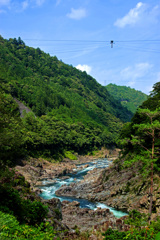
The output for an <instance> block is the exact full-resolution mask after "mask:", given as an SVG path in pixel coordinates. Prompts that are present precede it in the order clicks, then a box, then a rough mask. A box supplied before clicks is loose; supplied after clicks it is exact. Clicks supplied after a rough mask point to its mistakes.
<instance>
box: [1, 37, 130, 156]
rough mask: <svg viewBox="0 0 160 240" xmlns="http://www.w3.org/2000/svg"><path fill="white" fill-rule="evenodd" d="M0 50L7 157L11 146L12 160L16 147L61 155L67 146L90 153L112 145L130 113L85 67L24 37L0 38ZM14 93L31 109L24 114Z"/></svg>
mask: <svg viewBox="0 0 160 240" xmlns="http://www.w3.org/2000/svg"><path fill="white" fill-rule="evenodd" d="M0 53H1V54H0V81H1V93H0V94H1V100H2V101H1V114H2V118H1V121H2V122H1V123H2V124H4V125H5V128H3V129H1V133H3V134H2V139H1V142H2V144H1V149H0V150H2V151H1V154H2V155H3V158H5V160H7V159H9V158H10V157H11V156H12V157H11V158H13V154H11V152H12V151H13V152H14V153H15V154H14V159H16V152H17V154H18V155H20V153H23V154H25V152H26V153H27V154H29V155H32V156H39V155H41V156H46V157H51V156H52V157H56V158H57V157H59V156H64V155H65V154H64V152H65V151H66V150H70V151H72V150H73V151H75V152H78V153H87V152H89V151H92V150H93V149H95V148H99V147H101V146H113V145H114V144H115V142H116V139H117V137H118V134H119V131H120V129H121V127H122V125H123V123H124V122H127V121H129V120H130V119H131V117H132V113H131V112H129V111H128V110H127V109H126V108H124V107H123V106H122V105H121V104H120V103H119V102H118V101H116V100H115V99H114V98H113V97H112V96H110V94H109V93H108V91H107V90H106V88H105V87H102V86H101V85H100V84H99V83H97V81H96V80H95V79H94V78H92V77H91V76H89V75H87V73H86V72H81V71H79V70H77V69H76V68H74V67H73V66H69V65H67V64H64V63H63V62H62V61H59V60H58V59H57V57H51V56H50V55H49V54H46V53H44V52H43V51H41V50H40V49H39V48H37V49H34V48H32V47H28V46H26V45H25V43H24V42H23V41H22V40H21V39H20V38H18V39H9V40H5V39H3V38H2V37H0ZM13 98H16V99H18V100H19V101H21V102H23V103H24V104H25V105H26V106H28V107H30V108H31V109H32V111H33V113H27V114H25V113H24V114H23V115H24V116H25V117H24V118H23V119H21V118H20V115H19V110H18V105H17V103H16V102H15V101H14V99H13ZM2 112H3V113H2ZM4 116H5V117H4ZM6 119H8V120H6ZM13 136H15V138H14V137H13ZM13 139H14V140H13ZM16 139H17V140H16ZM20 139H21V140H20ZM17 148H20V150H21V151H19V150H18V151H17ZM6 151H7V153H5V152H6ZM10 151H11V152H10Z"/></svg>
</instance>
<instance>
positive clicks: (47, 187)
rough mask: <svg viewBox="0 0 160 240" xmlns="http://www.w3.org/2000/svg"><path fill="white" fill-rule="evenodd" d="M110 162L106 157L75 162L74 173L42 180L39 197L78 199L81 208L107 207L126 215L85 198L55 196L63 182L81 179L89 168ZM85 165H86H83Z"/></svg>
mask: <svg viewBox="0 0 160 240" xmlns="http://www.w3.org/2000/svg"><path fill="white" fill-rule="evenodd" d="M110 164H111V161H108V159H107V158H103V159H96V160H93V161H92V162H87V163H83V164H77V168H76V169H74V171H75V172H74V173H72V174H68V175H65V177H62V178H54V179H52V182H49V181H46V180H44V181H43V186H41V187H40V188H41V190H42V193H41V195H40V196H41V197H42V198H44V199H51V198H59V199H60V201H64V200H67V201H70V202H72V201H78V202H79V203H80V207H81V208H89V209H93V210H95V209H97V208H98V207H100V208H108V209H110V211H111V212H112V213H113V214H114V215H115V216H116V217H117V218H119V217H122V216H124V215H127V213H124V212H122V211H118V210H116V209H114V208H111V207H109V206H107V205H105V204H103V203H100V202H91V201H88V200H87V199H78V198H74V197H58V196H56V194H55V192H56V191H57V190H58V189H59V188H60V187H61V186H62V185H64V184H66V185H69V184H70V183H73V182H74V183H75V182H78V181H81V180H82V179H83V177H84V176H85V175H86V174H87V173H88V172H89V171H91V170H93V169H94V168H100V169H102V168H106V167H108V166H109V165H110ZM85 165H86V167H84V166H85Z"/></svg>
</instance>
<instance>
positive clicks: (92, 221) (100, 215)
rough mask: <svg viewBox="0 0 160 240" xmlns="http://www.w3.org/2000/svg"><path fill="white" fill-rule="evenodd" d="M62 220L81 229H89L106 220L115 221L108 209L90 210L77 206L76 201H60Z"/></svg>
mask: <svg viewBox="0 0 160 240" xmlns="http://www.w3.org/2000/svg"><path fill="white" fill-rule="evenodd" d="M62 215H63V220H62V222H63V223H64V224H66V225H67V226H68V227H69V228H72V229H74V228H76V227H77V226H78V228H79V229H80V230H81V231H86V230H91V229H92V228H93V227H94V226H97V225H99V226H100V225H102V224H103V223H105V222H106V221H109V220H110V221H113V222H116V218H115V217H114V216H113V214H112V213H111V212H110V211H109V209H101V208H98V209H97V210H90V209H88V208H79V203H78V202H76V201H75V202H68V201H63V202H62Z"/></svg>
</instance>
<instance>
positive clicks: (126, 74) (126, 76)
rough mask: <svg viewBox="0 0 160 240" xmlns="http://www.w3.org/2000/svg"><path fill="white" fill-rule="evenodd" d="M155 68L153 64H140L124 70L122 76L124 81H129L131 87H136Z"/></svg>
mask: <svg viewBox="0 0 160 240" xmlns="http://www.w3.org/2000/svg"><path fill="white" fill-rule="evenodd" d="M152 67H153V65H152V64H149V63H147V62H146V63H138V64H135V66H132V67H131V66H129V67H127V68H124V69H123V70H122V71H121V72H120V76H121V79H122V80H128V85H129V86H134V85H135V83H136V82H137V81H138V80H139V79H141V78H144V77H145V76H147V74H148V72H149V71H150V69H151V68H152Z"/></svg>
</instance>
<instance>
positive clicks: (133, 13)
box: [114, 2, 146, 28]
mask: <svg viewBox="0 0 160 240" xmlns="http://www.w3.org/2000/svg"><path fill="white" fill-rule="evenodd" d="M145 9H146V5H145V4H144V3H142V2H139V3H137V5H136V7H135V8H132V9H131V10H130V11H129V12H128V13H127V14H126V15H125V16H124V17H123V18H119V19H117V21H116V22H115V23H114V25H115V26H117V27H120V28H123V27H125V26H126V25H134V24H135V23H137V22H138V21H139V19H140V17H141V16H142V14H143V12H144V11H145Z"/></svg>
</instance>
